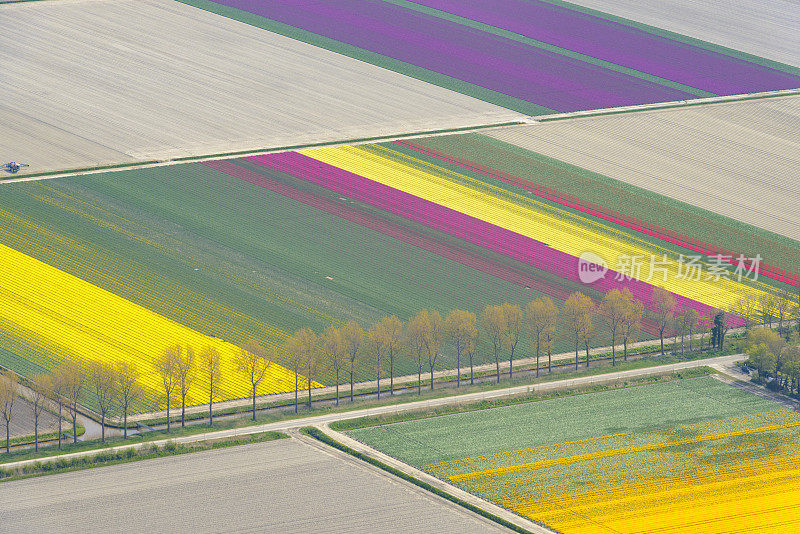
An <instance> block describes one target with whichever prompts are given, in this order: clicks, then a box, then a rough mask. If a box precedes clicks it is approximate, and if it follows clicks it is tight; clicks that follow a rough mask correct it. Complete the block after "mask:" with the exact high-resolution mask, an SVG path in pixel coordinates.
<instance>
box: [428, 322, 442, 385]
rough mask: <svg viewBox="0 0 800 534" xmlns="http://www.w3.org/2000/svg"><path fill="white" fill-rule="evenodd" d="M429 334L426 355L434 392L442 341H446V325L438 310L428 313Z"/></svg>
mask: <svg viewBox="0 0 800 534" xmlns="http://www.w3.org/2000/svg"><path fill="white" fill-rule="evenodd" d="M428 321H429V323H428V332H427V335H426V336H425V354H426V356H427V357H428V369H430V372H431V391H433V370H434V369H435V368H436V361H437V359H438V358H439V356H440V354H441V349H442V339H444V323H443V321H442V316H441V314H439V312H438V311H436V310H430V311H429V312H428Z"/></svg>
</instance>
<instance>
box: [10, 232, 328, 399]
mask: <svg viewBox="0 0 800 534" xmlns="http://www.w3.org/2000/svg"><path fill="white" fill-rule="evenodd" d="M0 295H1V296H2V299H3V306H2V307H0V327H2V329H3V330H4V331H5V333H6V335H7V336H16V337H18V338H20V339H23V340H25V342H26V343H28V344H35V345H36V347H37V349H38V350H37V351H36V352H39V353H45V354H49V355H52V359H51V360H49V361H39V362H36V363H38V364H40V365H42V366H44V367H52V365H53V364H57V363H58V361H60V360H63V359H72V360H77V361H79V362H81V363H83V364H86V365H88V364H89V363H90V362H92V361H103V362H109V363H115V362H120V361H127V362H130V363H134V364H135V365H136V366H137V367H138V369H139V371H140V372H141V375H142V378H141V382H142V385H143V386H144V387H145V389H146V391H147V392H148V393H149V395H150V396H151V398H156V399H157V398H159V397H160V396H161V395H162V393H161V385H160V384H161V381H160V377H159V375H158V373H157V371H156V368H155V366H154V365H153V361H154V359H155V358H156V357H157V356H159V355H160V354H162V353H163V352H164V350H165V349H166V348H167V347H169V346H171V345H174V344H182V345H185V346H190V347H192V348H193V349H194V351H195V353H196V354H198V355H199V353H200V352H201V351H203V350H204V349H206V348H214V349H216V350H217V351H219V352H220V355H221V363H222V372H221V380H220V381H219V383H218V384H216V385H215V389H217V391H218V393H219V395H218V396H217V395H215V400H227V399H234V398H243V397H247V396H248V395H249V394H250V391H249V383H248V382H247V380H246V379H245V378H244V377H243V376H242V375H241V374H240V373H239V372H238V371H237V369H236V364H235V358H236V355H237V354H238V352H239V351H240V349H239V348H238V347H236V346H235V345H233V344H231V343H227V342H224V341H223V340H220V339H217V338H213V337H209V336H207V335H205V334H202V333H200V332H197V331H195V330H192V329H190V328H187V327H186V326H184V325H181V324H179V323H177V322H175V321H172V320H170V319H167V318H166V317H163V316H161V315H159V314H157V313H155V312H153V311H151V310H148V309H146V308H144V307H142V306H139V305H137V304H134V303H132V302H130V301H128V300H126V299H123V298H121V297H119V296H117V295H115V294H113V293H110V292H108V291H105V290H103V289H101V288H99V287H96V286H94V285H92V284H90V283H88V282H86V281H84V280H81V279H79V278H77V277H75V276H72V275H70V274H67V273H65V272H63V271H60V270H58V269H56V268H54V267H51V266H49V265H47V264H45V263H43V262H41V261H38V260H36V259H34V258H31V257H30V256H27V255H25V254H22V253H20V252H18V251H16V250H14V249H11V248H9V247H6V246H3V245H0ZM196 365H197V366H198V369H197V370H196V371H197V377H196V379H195V382H194V384H195V386H194V387H193V388H191V389H190V392H189V396H188V399H187V401H188V402H189V404H202V403H207V402H208V397H207V386H206V384H205V381H204V380H203V379H202V372H201V368H200V362H199V361H197V362H196ZM317 385H318V384H317ZM293 388H294V373H292V372H291V371H289V370H288V369H285V368H283V367H281V366H280V365H278V364H276V363H272V365H270V367H269V370H268V372H267V377H266V378H265V380H264V382H263V383H262V385H261V386H260V389H259V393H260V394H267V393H280V392H285V391H290V390H292V389H293Z"/></svg>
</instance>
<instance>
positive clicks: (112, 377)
mask: <svg viewBox="0 0 800 534" xmlns="http://www.w3.org/2000/svg"><path fill="white" fill-rule="evenodd" d="M89 385H90V387H91V388H92V391H93V392H94V395H95V401H96V402H97V408H98V409H99V410H100V435H101V438H100V440H101V441H102V442H103V443H105V442H106V417H107V416H108V415H109V413H111V411H112V410H113V409H114V407H115V405H116V400H117V376H116V371H115V369H114V368H113V367H112V366H111V365H109V364H107V363H104V362H94V363H92V365H91V368H90V370H89Z"/></svg>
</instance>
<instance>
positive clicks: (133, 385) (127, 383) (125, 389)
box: [116, 360, 143, 439]
mask: <svg viewBox="0 0 800 534" xmlns="http://www.w3.org/2000/svg"><path fill="white" fill-rule="evenodd" d="M116 377H117V391H118V392H119V407H120V409H121V410H122V433H123V437H124V438H125V439H128V412H129V411H130V408H131V405H132V404H133V403H135V402H136V401H137V400H139V398H141V396H142V393H143V391H142V387H141V386H140V385H139V380H140V377H141V375H140V373H139V369H138V368H137V367H136V365H135V364H133V363H130V362H126V361H124V360H123V361H120V362H118V363H117V372H116Z"/></svg>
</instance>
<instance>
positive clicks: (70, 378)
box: [61, 361, 86, 443]
mask: <svg viewBox="0 0 800 534" xmlns="http://www.w3.org/2000/svg"><path fill="white" fill-rule="evenodd" d="M61 378H62V380H63V382H62V384H61V385H62V390H61V391H62V393H63V395H64V398H65V399H66V401H67V402H66V406H67V411H68V412H69V415H70V417H71V418H72V443H77V442H78V405H79V404H80V402H81V397H83V390H84V386H85V382H86V374H85V372H84V370H83V368H81V366H80V365H78V364H77V363H75V362H73V361H68V362H66V363H64V364H63V365H62V367H61Z"/></svg>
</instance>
